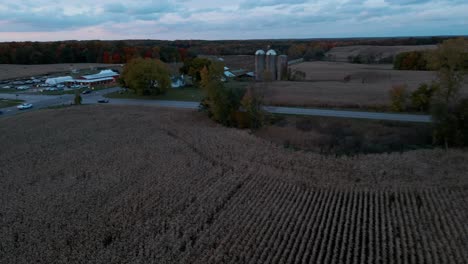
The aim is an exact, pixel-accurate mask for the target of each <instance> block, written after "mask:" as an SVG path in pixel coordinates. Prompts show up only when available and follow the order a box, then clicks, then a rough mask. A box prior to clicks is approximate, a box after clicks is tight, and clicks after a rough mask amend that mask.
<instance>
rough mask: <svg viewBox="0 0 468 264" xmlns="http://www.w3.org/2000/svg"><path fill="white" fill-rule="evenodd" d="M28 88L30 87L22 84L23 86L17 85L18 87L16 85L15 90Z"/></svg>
mask: <svg viewBox="0 0 468 264" xmlns="http://www.w3.org/2000/svg"><path fill="white" fill-rule="evenodd" d="M29 88H30V87H29V86H27V85H23V86H18V87H16V90H27V89H29Z"/></svg>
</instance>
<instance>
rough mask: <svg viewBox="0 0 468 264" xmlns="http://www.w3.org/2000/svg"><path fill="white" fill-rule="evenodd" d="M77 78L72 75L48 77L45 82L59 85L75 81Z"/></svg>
mask: <svg viewBox="0 0 468 264" xmlns="http://www.w3.org/2000/svg"><path fill="white" fill-rule="evenodd" d="M73 82H75V80H74V79H73V78H72V77H71V76H61V77H55V78H48V79H47V80H46V81H45V83H46V84H48V85H51V86H52V85H57V84H62V83H73Z"/></svg>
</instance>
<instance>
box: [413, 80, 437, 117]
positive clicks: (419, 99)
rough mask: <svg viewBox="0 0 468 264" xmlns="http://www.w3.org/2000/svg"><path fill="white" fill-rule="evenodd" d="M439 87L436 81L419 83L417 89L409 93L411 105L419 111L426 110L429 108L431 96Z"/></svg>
mask: <svg viewBox="0 0 468 264" xmlns="http://www.w3.org/2000/svg"><path fill="white" fill-rule="evenodd" d="M438 89H439V86H438V84H437V83H432V84H431V85H428V84H426V83H423V84H421V85H419V87H418V89H417V90H416V91H414V92H413V93H411V106H412V107H413V108H414V109H417V110H419V111H421V112H427V111H428V110H429V107H430V104H431V100H432V96H433V95H434V93H435V92H436V91H437V90H438Z"/></svg>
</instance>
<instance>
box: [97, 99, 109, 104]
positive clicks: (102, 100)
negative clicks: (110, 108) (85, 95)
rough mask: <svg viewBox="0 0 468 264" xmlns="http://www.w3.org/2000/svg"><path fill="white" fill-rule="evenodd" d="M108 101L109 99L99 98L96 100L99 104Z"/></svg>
mask: <svg viewBox="0 0 468 264" xmlns="http://www.w3.org/2000/svg"><path fill="white" fill-rule="evenodd" d="M108 102H109V99H99V100H98V103H101V104H107V103H108Z"/></svg>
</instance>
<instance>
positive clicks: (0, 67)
mask: <svg viewBox="0 0 468 264" xmlns="http://www.w3.org/2000/svg"><path fill="white" fill-rule="evenodd" d="M96 67H106V68H111V69H119V68H121V66H120V64H101V63H63V64H42V65H18V64H0V80H9V79H15V78H24V77H31V76H39V75H47V74H54V73H66V74H70V71H71V70H72V69H77V70H85V69H90V68H96Z"/></svg>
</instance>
